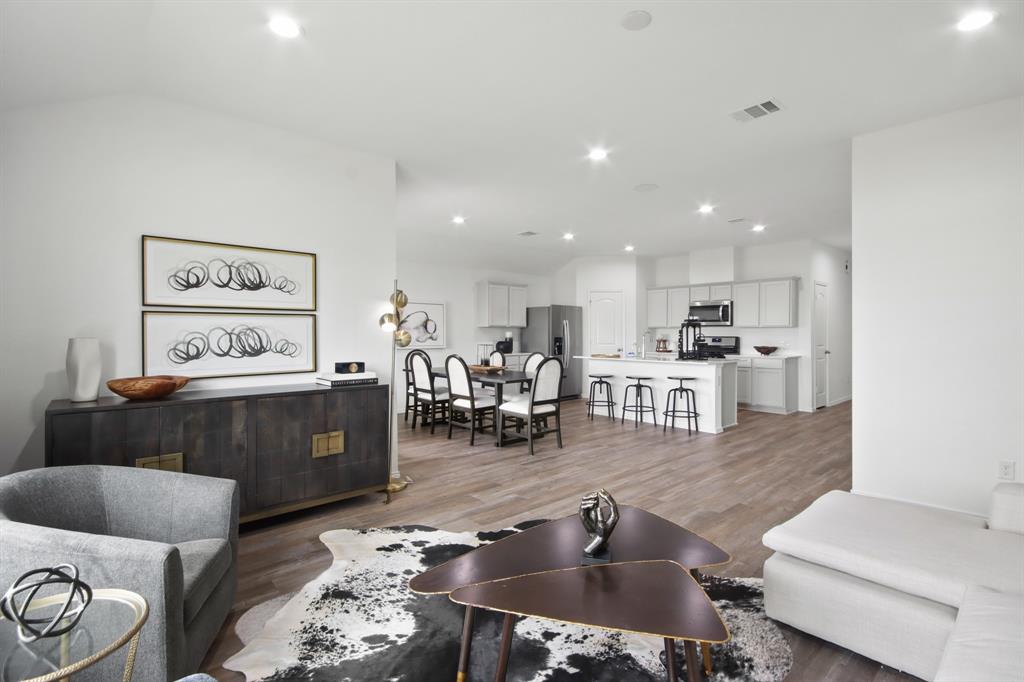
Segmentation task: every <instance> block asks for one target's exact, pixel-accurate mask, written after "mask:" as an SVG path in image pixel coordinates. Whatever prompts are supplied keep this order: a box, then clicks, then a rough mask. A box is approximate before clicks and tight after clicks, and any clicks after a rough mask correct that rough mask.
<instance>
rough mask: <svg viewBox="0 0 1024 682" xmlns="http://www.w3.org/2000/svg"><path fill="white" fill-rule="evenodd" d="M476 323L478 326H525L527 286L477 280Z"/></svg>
mask: <svg viewBox="0 0 1024 682" xmlns="http://www.w3.org/2000/svg"><path fill="white" fill-rule="evenodd" d="M476 324H477V326H478V327H525V326H526V287H524V286H517V285H514V284H496V283H494V282H477V285H476Z"/></svg>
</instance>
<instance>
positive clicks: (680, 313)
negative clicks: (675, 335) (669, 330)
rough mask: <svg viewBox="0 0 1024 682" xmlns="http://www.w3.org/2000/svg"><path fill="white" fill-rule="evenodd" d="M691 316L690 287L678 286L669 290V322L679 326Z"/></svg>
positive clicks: (669, 325)
mask: <svg viewBox="0 0 1024 682" xmlns="http://www.w3.org/2000/svg"><path fill="white" fill-rule="evenodd" d="M689 316H690V288H689V287H678V288H676V289H669V290H668V324H667V325H666V326H667V327H678V326H679V325H680V324H682V323H683V320H685V319H686V318H687V317H689Z"/></svg>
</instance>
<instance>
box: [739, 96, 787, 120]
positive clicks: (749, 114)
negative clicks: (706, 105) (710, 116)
mask: <svg viewBox="0 0 1024 682" xmlns="http://www.w3.org/2000/svg"><path fill="white" fill-rule="evenodd" d="M781 110H782V108H781V107H780V106H779V105H778V104H776V103H775V102H773V101H771V100H770V99H769V100H766V101H764V102H761V103H760V104H754V105H753V106H749V107H747V108H746V109H740V110H739V111H734V112H732V113H731V114H729V115H730V116H732V117H733V119H735V120H737V121H739V122H740V123H746V122H747V121H753V120H754V119H755V118H762V117H764V116H767V115H768V114H774V113H776V112H778V111H781Z"/></svg>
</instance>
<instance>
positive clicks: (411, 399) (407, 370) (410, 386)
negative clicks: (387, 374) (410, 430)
mask: <svg viewBox="0 0 1024 682" xmlns="http://www.w3.org/2000/svg"><path fill="white" fill-rule="evenodd" d="M422 352H423V351H421V350H411V351H409V352H408V353H406V354H405V364H404V366H403V368H402V374H404V375H405V415H404V418H405V421H406V423H408V422H409V414H410V413H412V412H413V411H414V410H415V408H416V386H415V385H414V383H413V380H412V365H411V364H410V362H411V360H412V355H413V353H422Z"/></svg>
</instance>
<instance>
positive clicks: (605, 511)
mask: <svg viewBox="0 0 1024 682" xmlns="http://www.w3.org/2000/svg"><path fill="white" fill-rule="evenodd" d="M580 521H581V522H582V523H583V528H584V530H586V531H587V536H588V537H589V538H590V540H589V541H588V542H587V544H586V546H585V547H584V548H583V558H582V563H583V565H588V564H606V563H608V562H610V561H611V560H612V554H611V551H610V550H609V549H608V540H609V538H611V536H612V531H614V530H615V524H617V523H618V522H619V506H618V505H617V504H615V498H613V497H612V496H611V494H610V493H609V492H608V491H607V490H605V489H604V488H601V489H600V490H597V491H595V492H592V493H588V494H586V495H584V496H583V499H582V500H580Z"/></svg>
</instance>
